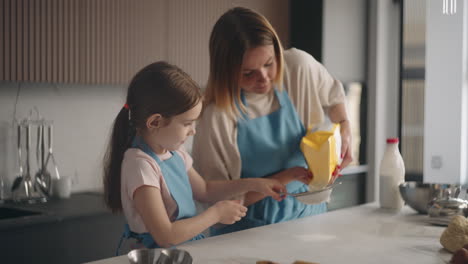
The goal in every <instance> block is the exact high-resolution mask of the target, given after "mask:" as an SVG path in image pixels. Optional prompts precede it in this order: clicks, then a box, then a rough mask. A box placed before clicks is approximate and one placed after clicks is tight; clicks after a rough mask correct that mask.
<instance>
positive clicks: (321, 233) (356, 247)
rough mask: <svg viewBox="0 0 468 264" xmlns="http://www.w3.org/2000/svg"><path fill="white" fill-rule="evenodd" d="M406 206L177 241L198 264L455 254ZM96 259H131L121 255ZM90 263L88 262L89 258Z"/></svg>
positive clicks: (407, 259)
mask: <svg viewBox="0 0 468 264" xmlns="http://www.w3.org/2000/svg"><path fill="white" fill-rule="evenodd" d="M427 218H428V216H426V215H418V214H417V213H416V212H415V211H414V210H412V209H411V208H409V207H407V206H405V207H404V208H403V210H402V211H401V212H399V213H392V212H390V211H386V210H382V209H379V208H378V206H377V205H376V204H366V205H362V206H357V207H351V208H346V209H340V210H336V211H332V212H329V213H326V214H322V215H318V216H311V217H306V218H302V219H297V220H293V221H289V222H285V223H279V224H274V225H268V226H263V227H258V228H253V229H249V230H244V231H240V232H236V233H231V234H226V235H222V236H217V237H210V238H206V239H203V240H199V241H194V242H188V243H185V244H183V245H180V246H178V247H177V248H179V249H184V250H187V251H188V252H189V253H190V254H191V255H192V257H193V259H194V264H202V263H203V264H211V263H213V264H214V263H230V264H234V263H235V264H255V262H256V261H257V260H271V261H275V262H278V263H281V264H290V263H293V262H294V261H295V260H303V261H310V262H316V263H320V264H326V263H359V264H362V263H374V264H375V263H378V264H386V263H388V264H390V263H391V264H395V263H411V264H417V263H421V264H423V263H424V264H436V263H448V261H449V260H450V258H451V254H450V253H449V252H448V251H446V250H444V249H443V248H442V246H441V245H440V242H439V238H440V235H441V234H442V232H443V230H444V228H445V227H440V226H433V225H430V224H428V223H427ZM91 263H92V264H128V263H129V262H128V260H127V256H126V255H123V256H119V257H114V258H109V259H105V260H101V261H95V262H91ZM91 263H90V264H91Z"/></svg>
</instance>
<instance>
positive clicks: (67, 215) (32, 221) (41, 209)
mask: <svg viewBox="0 0 468 264" xmlns="http://www.w3.org/2000/svg"><path fill="white" fill-rule="evenodd" d="M2 208H12V209H20V210H24V211H26V212H34V213H35V214H32V215H28V216H22V217H14V218H3V216H2V215H1V213H0V231H1V230H5V229H9V230H11V229H12V228H23V227H27V226H30V225H37V224H48V223H54V222H60V221H64V220H70V219H74V218H77V217H86V216H96V215H105V214H109V210H108V209H107V208H106V207H105V205H104V200H103V196H102V194H100V193H93V192H84V193H75V194H72V196H71V197H70V198H69V199H50V200H49V201H47V202H45V203H34V204H28V203H14V202H8V203H4V204H0V209H2Z"/></svg>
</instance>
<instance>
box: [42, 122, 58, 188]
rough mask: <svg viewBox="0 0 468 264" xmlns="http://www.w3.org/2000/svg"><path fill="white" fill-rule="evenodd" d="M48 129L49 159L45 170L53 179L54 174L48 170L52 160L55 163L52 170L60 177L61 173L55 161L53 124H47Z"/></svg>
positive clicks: (56, 176) (50, 178)
mask: <svg viewBox="0 0 468 264" xmlns="http://www.w3.org/2000/svg"><path fill="white" fill-rule="evenodd" d="M47 130H48V133H47V141H48V142H47V144H48V154H47V159H46V161H45V165H44V170H45V171H46V172H47V174H48V175H49V176H48V178H49V181H51V180H52V175H51V174H50V172H49V170H48V165H49V162H50V161H51V162H52V164H53V167H52V170H53V172H54V173H55V178H56V179H60V174H59V170H58V166H57V162H56V161H55V157H54V153H53V144H54V143H53V125H52V124H49V125H48V126H47Z"/></svg>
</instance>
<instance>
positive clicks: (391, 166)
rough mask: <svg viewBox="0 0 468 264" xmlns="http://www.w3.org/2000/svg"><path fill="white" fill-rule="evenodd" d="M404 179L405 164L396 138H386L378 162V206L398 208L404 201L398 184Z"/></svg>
mask: <svg viewBox="0 0 468 264" xmlns="http://www.w3.org/2000/svg"><path fill="white" fill-rule="evenodd" d="M404 181H405V164H404V163H403V158H402V157H401V154H400V151H399V150H398V138H388V139H387V146H386V148H385V153H384V156H383V158H382V161H381V162H380V207H381V208H387V209H394V210H400V209H401V208H402V207H403V205H404V201H403V199H402V197H401V195H400V190H399V185H400V184H401V183H403V182H404Z"/></svg>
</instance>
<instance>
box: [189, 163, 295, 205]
mask: <svg viewBox="0 0 468 264" xmlns="http://www.w3.org/2000/svg"><path fill="white" fill-rule="evenodd" d="M188 175H189V179H190V184H191V185H192V190H193V195H194V198H195V199H196V200H197V201H200V202H204V203H214V202H217V201H221V200H226V199H232V198H233V197H238V196H240V195H243V194H245V193H247V192H253V193H258V194H260V195H261V196H263V197H266V196H271V197H273V198H274V199H276V200H281V199H282V198H281V196H280V194H279V193H281V192H284V191H285V190H286V187H285V186H284V185H283V184H282V183H281V181H280V180H278V179H275V178H271V179H268V178H248V179H237V180H220V181H205V180H204V179H203V178H202V177H201V176H200V174H198V172H197V171H196V170H195V169H193V168H191V169H189V171H188Z"/></svg>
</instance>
